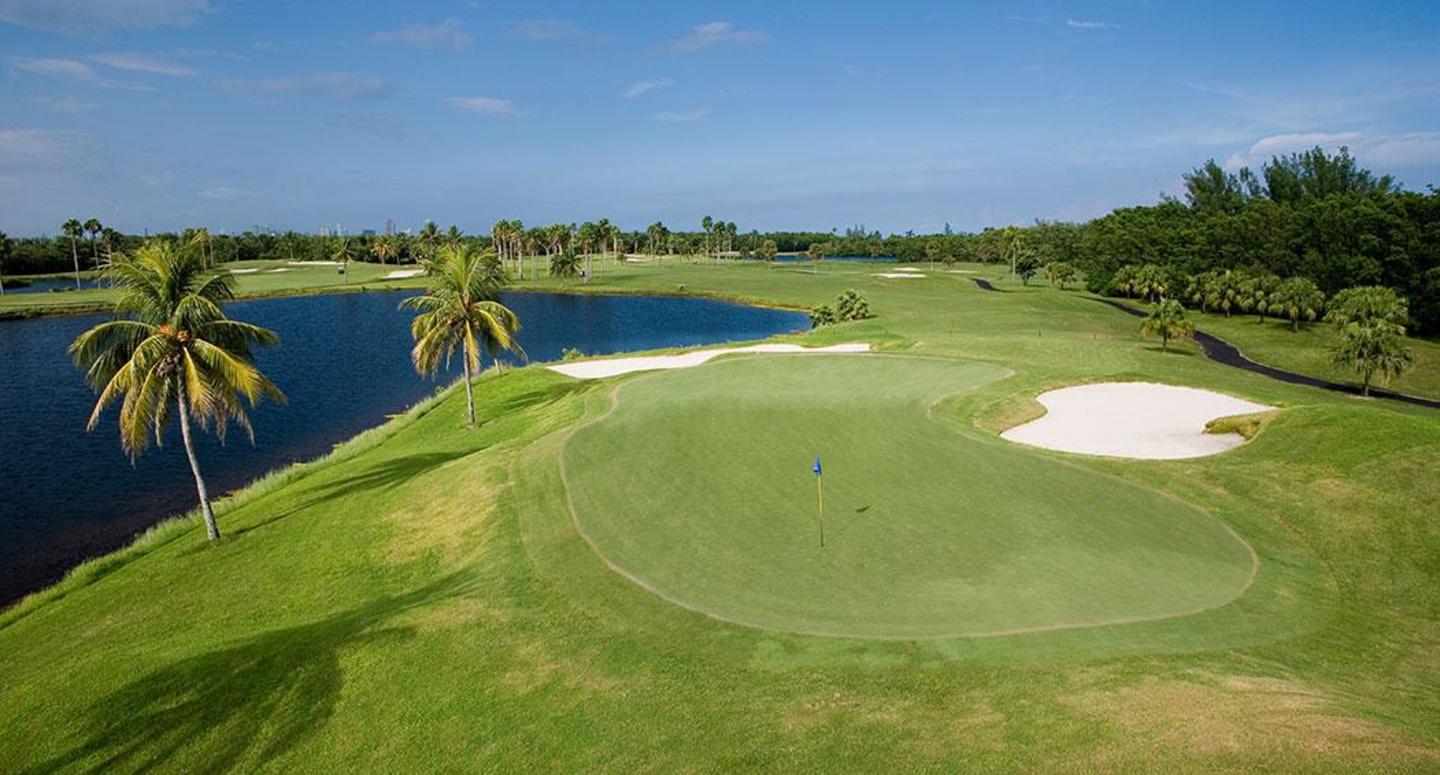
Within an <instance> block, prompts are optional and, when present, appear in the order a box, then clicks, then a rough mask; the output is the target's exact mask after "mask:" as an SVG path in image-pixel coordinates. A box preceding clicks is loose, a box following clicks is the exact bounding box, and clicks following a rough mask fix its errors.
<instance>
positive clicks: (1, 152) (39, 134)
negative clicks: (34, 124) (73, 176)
mask: <svg viewBox="0 0 1440 775" xmlns="http://www.w3.org/2000/svg"><path fill="white" fill-rule="evenodd" d="M84 137H85V135H83V134H81V133H79V132H55V131H51V130H48V129H0V159H9V160H12V161H58V160H60V159H61V158H62V157H64V156H66V155H68V154H69V153H70V151H71V150H73V149H74V148H75V146H76V144H77V143H78V142H79V141H81V140H83V139H84Z"/></svg>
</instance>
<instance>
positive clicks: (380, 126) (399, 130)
mask: <svg viewBox="0 0 1440 775" xmlns="http://www.w3.org/2000/svg"><path fill="white" fill-rule="evenodd" d="M325 124H326V126H332V127H335V128H337V129H347V130H350V131H352V132H358V133H360V134H363V135H369V136H371V137H374V138H377V139H380V140H403V139H405V138H407V137H410V130H408V129H406V128H405V126H404V125H403V124H400V123H399V122H396V121H393V120H391V119H389V118H385V117H383V116H365V115H358V114H354V113H337V114H335V115H332V116H330V117H329V118H327V119H326V120H325Z"/></svg>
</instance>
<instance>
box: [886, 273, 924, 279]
mask: <svg viewBox="0 0 1440 775" xmlns="http://www.w3.org/2000/svg"><path fill="white" fill-rule="evenodd" d="M874 275H875V276H876V277H884V278H887V279H890V280H920V279H923V278H924V277H925V275H923V274H914V273H912V272H875V273H874Z"/></svg>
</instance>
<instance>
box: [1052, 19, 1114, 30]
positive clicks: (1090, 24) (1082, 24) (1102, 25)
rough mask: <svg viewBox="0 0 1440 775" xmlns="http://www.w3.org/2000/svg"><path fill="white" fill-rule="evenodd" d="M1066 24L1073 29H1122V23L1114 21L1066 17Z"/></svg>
mask: <svg viewBox="0 0 1440 775" xmlns="http://www.w3.org/2000/svg"><path fill="white" fill-rule="evenodd" d="M1065 26H1066V27H1069V28H1071V29H1075V30H1118V29H1120V25H1118V24H1115V23H1114V22H1103V21H1079V20H1076V19H1066V20H1065Z"/></svg>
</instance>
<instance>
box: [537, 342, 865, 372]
mask: <svg viewBox="0 0 1440 775" xmlns="http://www.w3.org/2000/svg"><path fill="white" fill-rule="evenodd" d="M869 351H870V345H868V344H865V343H863V342H855V343H850V344H834V345H830V346H829V347H801V346H800V345H796V344H756V345H750V346H749V347H725V348H721V349H718V350H697V351H695V352H689V353H681V354H680V355H650V356H641V357H636V358H610V359H608V360H599V361H580V362H575V363H561V364H557V365H555V366H551V367H550V370H551V371H558V372H560V373H561V374H564V375H566V376H567V377H575V378H576V379H604V378H606V377H615V376H619V375H621V374H629V373H630V372H632V371H650V370H651V369H687V368H690V367H691V366H699V365H700V364H702V363H704V362H706V361H708V360H710V359H711V358H716V357H719V356H721V355H726V354H728V353H863V352H869Z"/></svg>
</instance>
